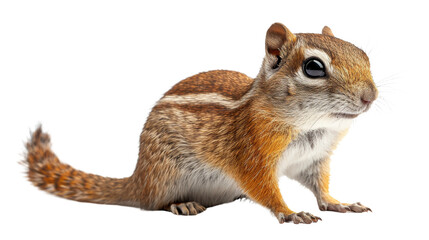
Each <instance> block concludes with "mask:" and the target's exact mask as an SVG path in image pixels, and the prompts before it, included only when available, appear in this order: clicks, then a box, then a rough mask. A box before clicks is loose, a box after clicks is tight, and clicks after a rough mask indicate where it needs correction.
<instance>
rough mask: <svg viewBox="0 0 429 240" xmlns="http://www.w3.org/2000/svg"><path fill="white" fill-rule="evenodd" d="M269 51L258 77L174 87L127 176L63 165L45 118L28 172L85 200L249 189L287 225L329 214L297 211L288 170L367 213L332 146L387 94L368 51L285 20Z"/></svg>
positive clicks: (170, 198) (223, 76)
mask: <svg viewBox="0 0 429 240" xmlns="http://www.w3.org/2000/svg"><path fill="white" fill-rule="evenodd" d="M265 52H266V54H265V57H264V59H263V63H262V67H261V69H260V72H259V73H258V75H257V76H256V78H254V79H252V78H250V77H248V76H246V75H244V74H242V73H239V72H234V71H224V70H217V71H209V72H204V73H200V74H197V75H195V76H192V77H189V78H187V79H185V80H183V81H181V82H179V83H178V84H176V85H175V86H173V88H171V89H170V90H169V91H168V92H167V93H165V95H164V96H163V97H162V98H161V99H160V100H159V101H158V102H157V104H156V105H155V106H154V107H153V109H152V111H151V113H150V115H149V117H148V119H147V121H146V123H145V125H144V127H143V131H142V133H141V135H140V147H139V156H138V162H137V166H136V169H135V171H134V173H133V174H132V175H131V176H130V177H126V178H122V179H115V178H107V177H102V176H98V175H94V174H88V173H85V172H82V171H79V170H76V169H74V168H72V167H71V166H69V165H66V164H64V163H61V162H60V161H59V160H58V158H57V156H56V155H55V154H54V153H53V152H52V150H51V148H50V137H49V135H48V134H46V133H44V132H43V131H42V129H41V127H39V128H38V129H37V130H36V131H35V132H33V133H32V136H31V139H30V140H29V141H28V143H27V144H26V148H27V153H26V157H25V158H26V159H25V160H24V162H25V163H26V164H27V166H28V178H29V180H30V181H31V182H32V183H33V184H34V185H35V186H37V187H39V188H40V189H42V190H45V191H47V192H49V193H52V194H54V195H57V196H60V197H64V198H67V199H71V200H76V201H81V202H91V203H101V204H117V205H125V206H133V207H139V208H141V209H146V210H167V211H171V212H172V213H174V214H178V215H195V214H198V213H201V212H203V211H204V210H205V209H206V208H208V207H211V206H215V205H219V204H223V203H228V202H232V201H234V200H236V199H238V198H242V197H245V198H248V199H251V200H252V201H254V202H256V203H259V204H260V205H262V206H264V207H266V208H268V209H269V210H270V211H271V212H272V213H273V214H274V215H275V216H276V217H277V219H278V221H279V222H280V223H284V222H293V223H296V224H297V223H306V224H309V223H313V222H317V221H319V220H321V219H320V218H319V217H316V216H314V215H312V214H310V213H307V212H294V211H292V210H290V209H289V208H288V206H287V205H286V203H285V202H284V200H283V198H282V195H281V193H280V189H279V185H278V179H279V177H281V176H284V175H286V176H287V177H289V178H291V179H294V180H296V181H298V182H300V183H301V184H302V185H304V186H306V187H307V188H309V189H310V190H311V191H312V192H313V193H314V195H315V197H316V199H317V203H318V205H319V208H320V210H322V211H336V212H367V211H370V208H368V207H365V206H364V205H362V204H360V203H354V204H346V203H341V202H339V201H338V200H336V199H335V198H333V197H331V195H330V194H329V171H330V170H329V165H330V156H331V154H332V151H333V149H334V148H335V147H336V145H337V143H338V142H339V141H340V140H341V139H342V137H343V136H344V135H345V134H346V132H347V130H348V128H349V127H350V125H351V123H352V121H353V119H354V118H356V117H357V116H358V115H360V114H361V113H363V112H365V111H367V110H368V109H369V108H370V106H371V104H372V103H373V102H374V100H375V99H376V98H377V95H378V91H377V89H376V86H375V84H374V81H373V78H372V76H371V71H370V63H369V59H368V57H367V55H366V54H365V52H364V51H362V50H361V49H359V48H357V47H355V46H354V45H353V44H351V43H348V42H346V41H343V40H340V39H338V38H336V37H334V35H333V34H332V31H331V29H330V28H329V27H324V28H323V31H322V34H309V33H300V34H293V33H292V32H290V31H289V29H288V28H286V27H285V26H284V25H283V24H281V23H274V24H273V25H271V27H270V28H269V29H268V31H267V33H266V40H265Z"/></svg>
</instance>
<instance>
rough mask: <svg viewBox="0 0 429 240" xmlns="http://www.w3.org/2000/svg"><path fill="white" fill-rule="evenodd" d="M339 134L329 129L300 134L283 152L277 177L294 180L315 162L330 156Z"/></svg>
mask: <svg viewBox="0 0 429 240" xmlns="http://www.w3.org/2000/svg"><path fill="white" fill-rule="evenodd" d="M338 135H339V132H338V131H335V130H331V129H316V130H310V131H306V132H303V133H300V134H299V135H298V137H297V138H296V139H295V140H293V141H292V142H291V143H290V144H289V146H288V148H287V149H286V150H285V151H284V152H283V154H282V156H281V158H280V161H279V165H278V176H279V177H280V176H284V175H286V176H288V177H289V178H292V179H293V178H295V177H296V176H297V175H298V174H300V173H301V172H302V171H304V170H305V169H307V168H308V167H309V166H311V164H313V163H314V162H315V161H319V160H321V159H323V158H326V157H328V156H329V155H330V151H331V149H332V146H333V144H335V143H336V141H337V139H338Z"/></svg>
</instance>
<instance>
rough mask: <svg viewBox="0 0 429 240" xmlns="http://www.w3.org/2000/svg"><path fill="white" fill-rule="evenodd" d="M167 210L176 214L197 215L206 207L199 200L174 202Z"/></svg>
mask: <svg viewBox="0 0 429 240" xmlns="http://www.w3.org/2000/svg"><path fill="white" fill-rule="evenodd" d="M166 210H167V211H170V212H172V213H173V214H176V215H197V214H198V213H201V212H204V210H206V208H205V207H204V206H202V205H201V204H199V203H197V202H187V203H173V204H171V205H170V206H168V207H167V208H166Z"/></svg>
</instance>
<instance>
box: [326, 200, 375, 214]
mask: <svg viewBox="0 0 429 240" xmlns="http://www.w3.org/2000/svg"><path fill="white" fill-rule="evenodd" d="M319 209H320V210H321V211H333V212H340V213H345V212H355V213H361V212H368V211H370V212H372V210H371V208H369V207H365V206H364V205H362V204H361V203H360V202H357V203H353V204H348V203H325V202H324V203H321V204H319Z"/></svg>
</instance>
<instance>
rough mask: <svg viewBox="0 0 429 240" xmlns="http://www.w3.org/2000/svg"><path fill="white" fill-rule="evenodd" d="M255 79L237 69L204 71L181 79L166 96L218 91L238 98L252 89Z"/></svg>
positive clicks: (226, 95)
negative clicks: (236, 70)
mask: <svg viewBox="0 0 429 240" xmlns="http://www.w3.org/2000/svg"><path fill="white" fill-rule="evenodd" d="M253 81H254V80H253V79H252V78H250V77H248V76H247V75H245V74H243V73H240V72H235V71H228V70H214V71H208V72H202V73H199V74H196V75H194V76H192V77H189V78H186V79H185V80H182V81H180V82H179V83H177V84H176V85H174V86H173V87H172V88H171V89H170V90H169V91H168V92H166V93H165V96H167V95H179V96H181V95H188V94H209V93H216V94H221V95H223V96H225V97H228V98H232V99H233V100H238V99H240V98H241V97H242V96H243V95H244V94H245V93H246V92H248V91H249V90H250V88H251V86H252V83H253Z"/></svg>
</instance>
